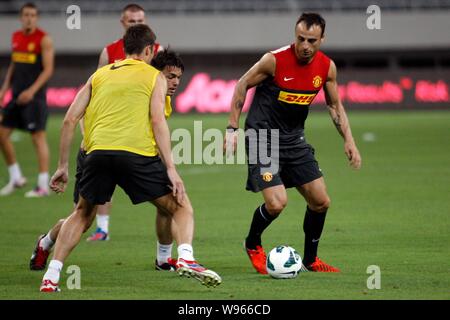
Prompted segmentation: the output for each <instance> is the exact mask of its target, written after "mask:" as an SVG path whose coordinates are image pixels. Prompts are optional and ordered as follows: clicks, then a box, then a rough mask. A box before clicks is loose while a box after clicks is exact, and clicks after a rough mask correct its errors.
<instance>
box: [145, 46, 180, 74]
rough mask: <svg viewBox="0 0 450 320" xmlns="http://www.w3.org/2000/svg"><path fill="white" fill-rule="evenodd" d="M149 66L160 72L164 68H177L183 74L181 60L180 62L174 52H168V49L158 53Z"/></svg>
mask: <svg viewBox="0 0 450 320" xmlns="http://www.w3.org/2000/svg"><path fill="white" fill-rule="evenodd" d="M151 65H152V66H154V67H155V68H156V69H158V70H159V71H162V70H163V69H164V68H165V67H177V68H180V69H181V71H183V72H184V64H183V60H181V58H180V56H179V55H178V54H177V53H176V52H175V51H173V50H170V49H169V48H166V49H164V50H163V51H160V52H158V53H157V55H156V56H155V57H154V58H153V59H152V62H151Z"/></svg>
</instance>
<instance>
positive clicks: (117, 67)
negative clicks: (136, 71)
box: [110, 63, 132, 70]
mask: <svg viewBox="0 0 450 320" xmlns="http://www.w3.org/2000/svg"><path fill="white" fill-rule="evenodd" d="M126 66H132V64H131V63H126V64H123V65H121V66H115V65H114V64H113V65H112V66H111V68H110V69H111V70H116V69H119V68H122V67H126Z"/></svg>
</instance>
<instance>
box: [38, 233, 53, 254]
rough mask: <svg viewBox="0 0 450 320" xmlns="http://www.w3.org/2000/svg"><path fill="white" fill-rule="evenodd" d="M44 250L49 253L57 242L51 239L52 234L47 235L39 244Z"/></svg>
mask: <svg viewBox="0 0 450 320" xmlns="http://www.w3.org/2000/svg"><path fill="white" fill-rule="evenodd" d="M39 244H40V246H41V247H42V249H44V250H47V251H49V250H50V249H51V248H52V247H53V245H54V244H55V242H53V240H52V239H51V238H50V232H49V233H47V235H46V236H45V237H44V238H42V239H41V242H40V243H39Z"/></svg>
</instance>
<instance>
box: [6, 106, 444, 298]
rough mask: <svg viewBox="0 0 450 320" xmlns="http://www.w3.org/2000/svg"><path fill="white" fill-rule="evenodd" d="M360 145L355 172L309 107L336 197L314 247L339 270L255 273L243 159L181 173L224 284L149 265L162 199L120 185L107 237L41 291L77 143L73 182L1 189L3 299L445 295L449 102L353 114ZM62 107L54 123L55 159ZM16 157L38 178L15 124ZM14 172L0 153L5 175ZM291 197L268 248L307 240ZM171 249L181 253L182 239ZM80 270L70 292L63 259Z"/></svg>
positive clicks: (179, 121) (217, 123)
mask: <svg viewBox="0 0 450 320" xmlns="http://www.w3.org/2000/svg"><path fill="white" fill-rule="evenodd" d="M349 118H350V120H351V125H352V130H353V134H354V137H355V139H356V141H357V143H358V146H359V149H360V151H361V154H362V157H363V167H362V169H361V170H360V171H354V170H352V169H351V168H350V167H349V166H348V163H347V160H346V158H345V156H344V152H343V143H342V139H341V138H340V136H339V135H338V133H337V132H336V129H335V128H334V126H333V124H332V122H331V120H330V119H329V116H328V114H326V113H312V114H311V115H310V117H309V119H308V121H307V129H306V137H307V139H308V142H309V143H311V144H312V145H313V146H314V147H315V149H316V157H317V159H318V160H319V163H320V166H321V168H322V170H323V172H324V175H325V179H326V183H327V186H328V191H329V194H330V196H331V199H332V204H331V208H330V210H329V213H328V217H327V221H326V224H325V229H324V233H323V235H322V238H321V243H320V247H319V256H320V257H321V258H323V259H324V260H325V261H326V262H329V263H331V264H332V265H335V266H337V267H339V268H340V269H341V270H342V273H340V274H317V273H302V274H300V275H299V276H298V277H297V278H296V279H292V280H275V279H271V278H270V277H268V276H261V275H259V274H257V273H256V272H255V271H254V270H253V269H252V267H251V265H250V262H249V261H248V258H247V256H246V254H245V252H244V251H243V248H242V242H243V239H244V237H245V235H246V233H247V230H248V227H249V224H250V219H251V216H252V214H253V211H254V209H255V208H256V207H257V206H258V205H259V204H261V202H262V197H261V195H260V194H252V193H250V192H246V191H244V186H245V180H246V167H245V165H211V166H208V165H182V166H180V167H179V171H180V173H181V175H182V177H183V179H184V181H185V184H186V187H187V191H188V193H189V195H190V198H191V200H192V203H193V206H194V209H195V220H196V232H195V239H194V250H195V256H196V257H197V259H198V260H199V262H200V263H203V264H205V265H206V266H207V267H209V268H211V269H213V270H216V271H217V272H219V273H220V274H221V276H222V278H223V283H222V285H220V286H219V287H217V288H214V289H208V288H206V287H203V286H201V285H200V284H199V283H197V282H196V281H195V280H193V279H185V278H180V277H178V276H177V275H176V274H175V273H167V272H158V271H155V270H154V260H155V256H156V253H155V251H156V249H155V243H156V237H155V225H154V223H155V222H154V220H155V209H154V208H153V207H152V206H151V205H149V204H142V205H139V206H133V205H131V203H130V201H129V200H128V198H127V197H126V195H125V194H124V193H123V191H122V190H120V189H117V190H116V193H115V196H114V205H113V210H112V216H111V221H110V232H111V240H110V241H108V242H103V243H94V244H92V243H86V241H84V240H85V238H86V236H87V234H89V233H90V232H92V230H93V228H94V226H93V227H92V228H91V229H90V230H89V231H88V233H87V234H85V235H84V236H83V239H82V241H81V243H80V244H79V246H78V247H77V248H76V249H75V250H74V251H73V253H72V255H71V256H70V257H69V259H67V261H66V263H65V266H64V271H63V273H62V279H61V283H60V284H61V289H62V292H61V293H59V294H50V295H48V294H47V295H45V294H41V293H39V292H38V289H39V284H40V281H41V278H42V275H43V273H42V272H32V271H30V270H29V269H28V262H29V258H30V255H31V252H32V249H33V247H34V244H35V240H36V238H37V236H38V235H39V234H41V233H44V232H46V231H47V230H48V229H49V228H50V226H51V225H52V224H53V223H54V222H55V221H56V220H57V219H59V218H61V217H65V216H66V215H67V214H68V213H69V211H70V210H71V208H72V203H71V199H72V188H73V173H74V168H75V167H74V165H75V161H74V160H75V155H76V147H77V144H78V143H79V140H80V136H79V134H77V140H76V142H75V144H74V146H73V152H72V158H71V175H72V179H71V183H70V185H69V188H68V191H67V192H66V194H64V195H61V196H57V195H52V196H51V197H48V198H45V199H24V197H23V193H24V192H25V190H20V191H18V192H17V193H15V194H14V195H12V196H9V197H4V198H0V252H1V255H0V271H1V272H0V299H168V300H172V299H173V300H184V299H202V300H204V299H225V300H233V299H287V300H288V299H295V300H300V299H449V298H450V260H449V257H450V112H446V111H438V112H349ZM61 119H62V117H61V116H52V117H51V119H50V121H49V126H48V129H49V130H48V133H49V141H50V145H51V151H52V166H51V170H52V172H51V173H53V170H54V169H55V168H56V161H57V147H58V141H59V128H60V126H61ZM194 120H203V127H204V129H206V128H213V127H216V128H224V127H225V126H226V122H227V116H226V115H220V116H211V115H208V116H204V115H188V116H180V115H176V116H174V117H173V118H172V119H171V120H170V126H171V128H172V129H173V128H178V127H185V128H189V129H192V127H193V121H194ZM14 139H15V140H16V143H15V145H16V147H17V153H18V159H19V162H20V164H21V166H22V169H23V171H24V173H25V175H26V176H27V177H28V179H29V181H30V184H29V185H28V187H31V186H32V185H33V184H34V182H35V179H36V165H35V155H34V152H33V150H32V144H31V141H30V139H29V137H28V136H27V135H26V134H24V133H18V134H15V135H14ZM6 181H7V170H6V167H5V165H4V162H3V163H2V164H1V165H0V182H1V184H2V185H3V184H4V183H6ZM288 196H289V202H288V206H287V208H286V209H285V211H284V212H283V214H282V215H281V216H280V218H279V219H278V220H276V221H275V222H274V223H273V224H272V225H271V227H270V228H269V229H268V230H267V231H266V232H265V234H264V236H263V244H264V246H265V248H266V249H267V251H269V250H270V249H271V248H272V247H274V246H276V245H279V244H288V245H291V246H293V247H294V248H296V249H297V250H298V251H299V252H300V253H302V252H303V231H302V223H303V216H304V211H305V203H304V201H303V198H302V197H301V196H300V195H299V194H298V193H297V192H296V191H295V190H289V192H288ZM174 254H175V251H174ZM70 265H77V266H79V267H80V269H81V289H80V290H76V289H75V290H69V289H68V288H67V285H66V281H67V279H68V277H69V275H68V274H66V268H67V267H68V266H70ZM371 265H377V266H379V268H380V271H381V289H368V287H367V279H368V277H369V276H370V275H371V274H368V273H367V268H368V266H371Z"/></svg>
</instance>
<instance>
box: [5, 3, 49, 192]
mask: <svg viewBox="0 0 450 320" xmlns="http://www.w3.org/2000/svg"><path fill="white" fill-rule="evenodd" d="M38 16H39V12H38V8H37V7H36V6H35V5H34V4H32V3H27V4H25V5H23V6H22V8H21V9H20V21H21V23H22V29H21V30H19V31H16V32H15V33H14V34H13V37H12V51H13V52H12V55H11V63H10V65H9V68H8V71H7V73H6V77H5V80H4V82H3V85H2V87H1V88H0V103H2V102H3V98H4V96H5V94H6V92H7V91H8V90H9V88H11V89H12V96H13V97H12V100H11V101H10V102H9V103H8V105H7V106H6V107H5V109H4V110H3V119H2V121H1V124H0V147H1V150H2V153H3V156H4V158H5V161H6V164H7V165H8V171H9V182H8V184H7V185H6V186H4V187H3V188H2V189H1V190H0V196H6V195H9V194H11V193H13V192H14V191H15V190H16V189H18V188H21V187H23V186H24V185H25V184H26V181H27V180H26V178H25V177H24V176H23V175H22V172H21V170H20V166H19V164H18V162H17V158H16V153H15V150H14V146H13V144H12V142H11V139H10V136H11V134H12V132H13V130H14V129H21V130H25V131H28V132H29V133H30V134H31V138H32V141H33V144H34V146H35V148H36V154H37V159H38V166H39V175H38V179H37V186H36V188H34V189H33V190H31V191H28V192H27V193H25V197H29V198H31V197H43V196H48V195H49V187H48V181H49V176H48V169H49V157H50V154H49V148H48V144H47V137H46V132H45V129H46V124H47V117H48V110H47V101H46V83H47V81H48V80H49V79H50V77H51V76H52V74H53V66H54V50H53V43H52V39H51V38H50V36H49V35H48V34H47V33H46V32H45V31H43V30H42V29H40V28H39V27H38Z"/></svg>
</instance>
